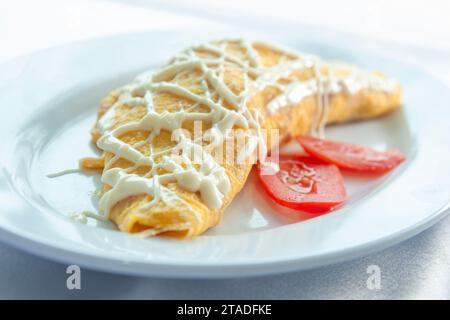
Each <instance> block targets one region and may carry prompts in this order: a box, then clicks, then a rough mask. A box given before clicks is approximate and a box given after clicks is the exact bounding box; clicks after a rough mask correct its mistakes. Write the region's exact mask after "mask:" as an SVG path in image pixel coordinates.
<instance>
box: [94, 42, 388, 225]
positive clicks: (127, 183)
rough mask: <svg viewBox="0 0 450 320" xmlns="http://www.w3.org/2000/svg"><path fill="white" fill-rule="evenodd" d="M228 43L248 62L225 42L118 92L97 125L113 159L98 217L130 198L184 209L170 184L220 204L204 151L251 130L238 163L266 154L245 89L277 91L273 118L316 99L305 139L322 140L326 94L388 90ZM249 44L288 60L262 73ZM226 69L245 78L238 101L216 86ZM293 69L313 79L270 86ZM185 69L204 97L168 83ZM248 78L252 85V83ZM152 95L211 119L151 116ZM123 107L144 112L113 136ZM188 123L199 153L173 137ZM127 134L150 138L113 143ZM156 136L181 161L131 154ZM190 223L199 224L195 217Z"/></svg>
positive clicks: (312, 62)
mask: <svg viewBox="0 0 450 320" xmlns="http://www.w3.org/2000/svg"><path fill="white" fill-rule="evenodd" d="M230 42H232V43H236V44H238V45H239V46H241V48H242V49H243V51H244V52H246V54H247V57H246V58H245V59H241V58H239V57H237V56H233V55H231V54H229V53H228V52H226V48H225V46H226V43H227V42H225V41H222V42H216V43H213V44H206V45H200V46H195V47H192V48H189V49H187V50H186V51H184V52H182V53H180V54H178V55H176V56H175V57H174V58H173V59H172V60H171V61H170V62H169V63H168V65H166V66H165V67H163V68H161V69H159V70H157V71H156V72H154V73H146V74H143V75H141V76H139V77H138V78H137V79H136V80H135V81H134V82H133V83H131V84H129V85H127V86H124V87H122V88H121V89H120V91H119V92H120V95H119V98H118V100H117V102H116V103H115V104H114V105H113V106H111V108H110V109H109V110H108V111H107V112H106V113H105V114H104V115H103V116H102V117H101V119H100V120H99V122H98V125H97V128H98V129H99V131H100V132H101V134H102V137H101V138H100V139H99V140H98V142H97V145H98V147H99V148H100V149H102V150H104V151H107V152H111V153H113V154H114V156H113V157H112V159H110V160H109V161H108V162H107V163H106V164H105V169H104V171H103V174H102V182H103V183H105V184H108V185H110V186H111V187H112V188H111V189H110V190H109V191H107V192H106V193H104V194H103V195H102V197H101V199H100V210H101V212H103V213H104V214H109V212H110V210H111V208H112V207H113V206H114V205H115V204H116V203H117V202H119V201H120V200H122V199H125V198H127V197H129V196H132V195H137V194H148V195H150V196H151V197H152V198H153V200H152V201H151V202H150V203H148V204H146V205H145V208H150V207H152V206H153V205H155V204H156V203H158V201H163V202H165V203H166V204H168V205H173V204H177V203H181V202H183V201H182V200H181V199H180V198H179V197H178V196H177V195H176V194H175V193H174V192H173V191H172V190H170V189H169V188H167V187H166V185H167V184H168V183H170V182H176V183H177V184H178V185H179V186H180V187H181V188H183V189H185V190H188V191H190V192H199V194H200V195H201V199H202V201H203V202H204V203H205V205H207V206H208V207H209V208H219V207H221V205H222V203H223V198H224V196H225V195H226V194H227V193H228V192H229V190H230V187H231V186H230V180H229V178H228V176H227V174H226V172H225V169H224V168H223V167H222V166H221V165H220V164H219V163H217V162H216V161H215V160H214V159H213V157H212V156H211V155H210V153H209V152H208V150H210V147H211V146H212V145H215V144H217V143H218V142H221V141H223V139H225V138H226V132H227V129H231V128H234V127H240V128H243V129H254V130H253V131H252V132H253V133H252V135H251V136H250V138H251V139H249V141H250V142H249V145H248V146H246V148H245V150H248V151H246V152H245V153H244V154H243V155H242V157H247V156H249V155H250V154H251V153H252V152H254V150H255V148H256V147H257V146H258V145H259V146H260V148H266V146H265V143H264V139H263V138H262V136H261V127H260V125H259V120H258V118H259V116H258V115H257V114H252V113H251V112H250V110H248V109H247V106H246V103H247V99H248V98H249V95H250V86H251V85H252V86H254V87H255V88H257V89H259V90H261V89H263V88H264V87H266V86H268V85H271V86H277V87H278V88H280V89H281V92H282V93H281V94H280V95H279V96H278V97H276V98H274V99H273V100H272V101H271V102H270V103H269V104H268V106H267V108H268V110H269V111H270V112H276V111H277V110H278V109H279V108H282V107H284V106H289V105H295V104H297V103H299V102H300V101H301V100H302V99H304V98H305V97H307V96H311V95H314V94H317V109H316V110H317V111H316V119H315V120H314V125H313V128H312V132H313V133H314V134H318V135H323V127H324V126H325V123H326V117H327V113H328V111H327V110H328V105H329V99H330V95H331V94H333V93H337V92H340V91H343V90H345V91H346V92H349V93H350V94H354V93H356V92H358V91H359V90H361V89H363V88H373V89H376V90H385V91H389V90H392V89H393V88H394V84H393V83H391V82H389V81H387V80H385V79H382V78H381V77H376V76H375V75H372V74H366V73H363V72H362V71H359V70H357V69H354V71H352V74H351V75H350V76H348V77H337V76H336V75H334V74H333V72H332V69H333V68H334V66H330V72H329V76H327V77H325V76H323V75H322V74H321V72H320V66H321V63H322V62H321V61H320V60H318V59H317V58H315V57H312V56H306V55H305V56H301V55H300V54H298V53H296V52H293V51H288V50H287V49H282V48H278V47H275V46H273V45H271V44H266V43H261V42H258V43H251V42H246V41H243V40H229V41H228V43H230ZM255 44H257V45H260V46H265V47H267V48H270V49H273V50H276V51H279V52H282V53H283V54H284V55H285V56H286V57H288V58H289V59H288V58H284V60H282V61H281V62H280V63H279V64H278V65H276V66H274V67H272V68H263V67H262V65H261V62H260V59H259V55H258V52H257V51H256V50H255V49H254V45H255ZM199 51H202V52H208V53H209V54H210V55H212V56H213V57H200V56H198V55H197V53H198V52H199ZM230 65H231V66H233V65H234V66H238V67H239V68H241V69H242V70H243V72H244V77H245V78H244V80H245V81H244V82H245V87H244V90H243V91H242V92H241V93H240V94H238V95H236V94H234V93H233V92H232V91H231V90H230V88H228V86H227V85H226V84H225V82H224V79H223V73H224V67H225V66H230ZM212 67H214V68H212ZM299 68H314V70H315V77H314V78H313V79H310V80H307V81H299V80H296V79H291V80H292V81H291V82H289V83H288V84H286V85H279V84H277V80H278V79H280V78H282V77H288V76H289V75H290V74H291V73H292V72H293V71H294V70H298V69H299ZM192 69H196V70H199V71H200V72H201V76H200V79H199V81H200V83H201V84H202V87H203V89H204V91H205V92H204V94H197V93H194V92H192V91H191V90H189V89H188V88H185V87H183V86H181V85H179V84H178V83H176V82H170V81H171V80H176V79H177V77H178V76H180V75H183V74H186V73H187V72H190V71H191V70H192ZM250 76H251V77H252V79H256V80H254V81H251V80H250V79H249V77H250ZM209 88H211V89H212V90H210V89H209ZM158 92H166V93H171V94H174V95H177V96H180V97H183V98H186V99H188V100H190V101H192V102H193V103H195V105H194V106H198V105H204V106H207V107H209V109H210V111H209V112H191V111H190V110H189V109H188V110H185V109H184V108H182V109H181V110H180V111H177V112H171V113H169V112H167V111H164V112H161V113H158V112H156V111H155V109H154V105H153V94H154V93H158ZM214 96H216V97H218V100H217V101H215V100H214V99H213V97H214ZM225 101H226V102H227V103H228V105H229V106H231V108H230V109H229V108H226V107H225V106H224V102H225ZM124 104H126V105H127V106H128V107H131V108H132V107H134V106H138V105H139V106H145V107H146V109H147V114H146V116H144V117H143V118H142V119H141V120H139V121H135V122H130V123H127V124H124V125H122V126H119V127H116V128H114V125H115V121H116V120H117V119H116V111H117V108H119V107H120V106H122V105H124ZM190 109H192V108H190ZM187 120H190V121H195V120H200V121H206V122H209V123H211V125H212V130H210V132H211V133H210V135H211V136H210V141H211V145H209V146H208V145H207V146H202V145H201V144H199V143H198V141H193V140H192V139H190V138H189V137H188V136H187V135H186V134H184V133H183V132H179V131H180V130H179V129H180V128H181V127H182V125H183V122H184V121H187ZM113 128H114V129H113ZM132 130H145V131H148V132H149V136H148V138H147V139H146V140H145V141H143V142H140V143H138V144H137V145H134V146H133V145H129V144H127V143H125V142H123V141H121V140H120V139H119V138H118V137H119V136H120V135H121V134H124V133H126V132H129V131H132ZM161 130H167V131H169V132H172V133H174V132H177V134H178V138H179V140H178V142H179V143H178V145H177V148H179V149H180V154H178V155H177V154H173V153H172V154H170V151H171V150H167V152H163V153H167V155H164V156H163V157H162V160H159V162H156V161H155V156H156V154H154V153H153V152H152V151H151V152H150V155H149V156H146V155H144V154H142V153H141V152H140V151H139V150H138V147H139V146H142V145H143V144H150V145H151V143H152V141H153V139H154V138H155V137H156V136H157V135H159V134H160V132H161ZM177 130H178V131H177ZM263 151H264V152H262V154H266V152H267V150H266V149H264V150H263ZM260 154H261V152H260ZM159 155H161V154H159ZM119 158H123V159H126V160H128V161H130V162H132V163H134V166H132V167H131V168H127V169H120V168H113V167H112V166H113V165H114V162H115V161H117V160H118V159H119ZM196 159H201V160H202V161H201V163H200V166H199V168H196V167H194V163H196V161H195V160H196ZM260 161H262V162H263V161H264V159H260ZM181 164H183V165H184V166H183V165H181ZM143 165H147V166H149V167H150V168H151V170H150V171H149V172H148V173H147V174H146V175H145V176H138V175H136V174H132V173H130V171H132V170H133V169H136V168H138V167H139V166H143ZM159 169H164V170H165V171H166V172H167V173H164V174H159V173H158V172H159ZM197 218H198V219H199V217H197ZM159 231H160V230H151V231H149V234H155V233H157V232H159ZM146 234H147V233H146Z"/></svg>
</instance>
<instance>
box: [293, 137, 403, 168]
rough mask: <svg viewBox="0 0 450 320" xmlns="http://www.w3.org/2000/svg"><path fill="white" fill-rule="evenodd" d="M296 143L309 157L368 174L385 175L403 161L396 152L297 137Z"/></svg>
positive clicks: (400, 155) (401, 156)
mask: <svg viewBox="0 0 450 320" xmlns="http://www.w3.org/2000/svg"><path fill="white" fill-rule="evenodd" d="M297 141H298V142H299V143H300V145H301V146H302V147H303V149H304V150H305V151H306V152H307V153H308V154H310V155H311V156H313V157H315V158H317V159H320V160H323V161H325V162H328V163H333V164H335V165H337V166H338V167H339V168H342V169H349V170H355V171H359V172H368V173H377V174H381V173H385V172H387V171H389V170H391V169H393V168H395V167H396V166H397V165H399V164H400V163H402V162H403V161H404V160H405V156H404V155H402V154H401V153H400V152H398V151H388V152H381V151H376V150H373V149H370V148H366V147H363V146H359V145H355V144H350V143H345V142H337V141H331V140H324V139H319V138H315V137H310V136H299V137H297Z"/></svg>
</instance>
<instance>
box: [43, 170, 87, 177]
mask: <svg viewBox="0 0 450 320" xmlns="http://www.w3.org/2000/svg"><path fill="white" fill-rule="evenodd" d="M81 171H82V170H81V169H78V168H77V169H66V170H62V171H58V172H54V173H49V174H47V175H46V177H47V178H59V177H62V176H65V175H68V174H74V173H80V172H81Z"/></svg>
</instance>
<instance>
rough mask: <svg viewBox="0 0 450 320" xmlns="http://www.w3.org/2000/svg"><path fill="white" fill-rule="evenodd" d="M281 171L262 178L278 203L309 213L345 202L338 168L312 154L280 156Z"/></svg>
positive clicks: (261, 171)
mask: <svg viewBox="0 0 450 320" xmlns="http://www.w3.org/2000/svg"><path fill="white" fill-rule="evenodd" d="M278 166H279V171H278V172H276V173H273V171H272V174H264V173H265V171H264V170H262V168H261V165H260V164H258V173H259V178H260V179H261V181H262V184H263V186H264V188H265V190H266V191H267V192H268V194H269V195H270V196H271V197H272V198H273V199H274V200H275V201H276V202H277V203H279V204H281V205H283V206H286V207H289V208H292V209H296V210H302V211H307V212H310V213H324V212H327V211H330V210H332V209H333V208H335V207H336V206H337V205H339V204H341V203H342V202H344V201H345V199H346V197H347V193H346V190H345V185H344V179H343V178H342V175H341V173H340V171H339V169H338V168H337V167H336V166H335V165H333V164H327V163H324V162H322V161H320V160H317V159H314V158H312V157H305V156H297V155H294V156H280V159H279V162H278Z"/></svg>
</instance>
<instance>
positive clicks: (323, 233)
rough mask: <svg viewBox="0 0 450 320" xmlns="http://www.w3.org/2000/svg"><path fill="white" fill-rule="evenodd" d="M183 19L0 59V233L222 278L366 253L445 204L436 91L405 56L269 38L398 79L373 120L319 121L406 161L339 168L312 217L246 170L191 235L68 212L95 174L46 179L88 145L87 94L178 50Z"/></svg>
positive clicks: (116, 266)
mask: <svg viewBox="0 0 450 320" xmlns="http://www.w3.org/2000/svg"><path fill="white" fill-rule="evenodd" d="M203 40H204V37H202V36H201V35H200V34H199V33H198V32H196V31H164V32H162V31H161V32H155V33H141V34H131V35H123V36H116V37H111V38H103V39H97V40H92V41H88V42H83V43H77V44H73V45H68V46H64V47H58V48H54V49H49V50H45V51H42V52H39V53H36V54H33V55H30V56H27V57H22V58H19V59H16V60H14V61H12V62H10V63H7V64H4V65H2V66H0V117H1V128H0V139H1V141H2V142H1V143H0V145H1V149H0V157H1V159H0V160H1V164H2V168H3V170H2V175H3V177H1V180H0V205H1V215H0V238H1V239H2V240H3V241H6V242H9V243H11V244H13V245H15V246H18V247H20V248H23V249H25V250H27V251H29V252H33V253H35V254H38V255H42V256H46V257H49V258H51V259H55V260H58V261H62V262H65V263H70V264H73V263H75V264H79V265H81V266H86V267H89V268H94V269H100V270H107V271H114V272H120V273H127V274H140V275H153V276H171V277H236V276H248V275H258V274H267V273H276V272H283V271H289V270H300V269H306V268H312V267H316V266H321V265H325V264H330V263H335V262H338V261H343V260H346V259H350V258H354V257H357V256H361V255H366V254H369V253H371V252H373V251H376V250H380V249H382V248H385V247H387V246H389V245H392V244H394V243H397V242H399V241H401V240H404V239H406V238H408V237H411V236H413V235H415V234H417V233H418V232H420V231H422V230H424V229H425V228H427V227H429V226H431V225H432V224H433V223H435V222H437V221H438V220H439V219H440V218H442V217H443V216H444V215H445V214H446V213H447V211H446V209H447V207H448V202H449V198H450V190H449V186H448V185H449V184H448V183H443V182H447V181H449V179H450V166H449V165H448V164H449V163H450V147H449V146H450V135H449V133H448V130H449V126H448V122H447V119H450V108H448V105H447V104H448V101H450V93H449V91H448V89H447V88H446V87H445V86H444V85H443V84H441V83H440V82H439V81H437V80H436V79H434V78H432V77H431V76H429V75H427V74H426V73H424V72H422V71H420V70H418V69H416V68H415V67H412V66H408V65H404V64H401V63H400V62H398V61H392V60H389V59H386V58H382V57H380V56H377V55H374V54H371V53H369V52H361V51H356V50H347V49H344V48H343V47H338V46H327V45H326V44H324V43H319V42H311V41H307V40H305V39H301V40H298V39H295V38H289V39H282V40H281V42H284V43H285V44H288V45H291V46H295V47H297V48H299V49H303V50H305V51H310V52H314V53H317V54H321V55H323V56H325V57H327V58H336V59H343V60H346V61H349V62H354V63H357V64H359V65H361V66H362V67H366V68H370V69H380V70H384V71H386V72H387V73H388V74H390V75H392V76H394V77H396V78H397V79H399V80H400V81H401V82H402V83H403V84H404V90H405V100H404V106H403V108H402V109H401V110H400V111H398V112H396V113H394V114H391V115H389V116H387V117H385V118H382V119H377V120H371V121H367V122H361V123H354V124H348V125H342V126H336V127H332V128H329V129H328V131H327V134H328V136H329V137H331V138H335V139H340V140H344V141H351V142H355V143H360V144H363V145H366V146H370V147H374V148H376V149H380V150H384V149H389V148H398V149H400V150H401V151H402V152H404V153H405V154H406V155H407V156H408V160H407V161H406V163H404V164H403V165H402V166H400V167H399V168H398V169H396V170H395V171H394V172H393V173H391V174H388V175H385V176H383V177H380V178H377V179H366V178H363V177H358V176H346V181H347V186H348V190H349V195H350V198H349V201H348V202H347V204H346V205H345V206H344V207H343V208H342V209H340V210H338V211H336V212H334V213H331V214H326V215H322V216H320V217H314V216H312V215H306V214H301V215H300V214H298V213H296V212H294V211H291V210H288V209H285V208H282V207H279V206H277V205H276V204H274V203H273V202H272V201H271V200H270V199H269V198H268V197H267V196H266V195H265V194H264V192H262V190H261V187H260V185H259V184H258V183H257V181H255V179H254V175H252V176H251V177H250V179H249V181H248V182H247V184H246V186H245V188H244V190H243V191H242V192H241V193H240V194H239V195H238V197H237V198H236V199H235V200H234V202H233V203H232V205H231V206H230V208H228V209H227V211H226V213H225V218H224V221H223V223H222V224H221V225H220V226H218V227H216V228H214V229H212V230H210V231H208V232H207V233H206V234H205V235H202V236H200V237H198V238H196V239H190V240H172V239H166V238H150V239H141V238H138V237H135V236H132V235H129V234H125V233H120V232H118V231H116V230H114V228H112V227H111V225H108V224H100V223H96V222H94V221H91V222H90V223H89V225H87V226H86V225H82V224H80V223H77V222H74V221H72V220H71V219H70V218H68V215H69V214H70V213H72V212H78V211H82V210H89V209H91V210H92V209H95V197H94V198H93V197H92V196H91V192H92V191H93V190H94V189H95V186H96V184H98V183H99V182H98V176H95V175H79V174H75V175H68V176H64V177H61V178H58V179H49V178H47V177H46V174H47V173H51V172H56V171H59V170H63V169H68V168H75V167H76V166H77V161H78V159H79V158H81V157H85V156H89V155H93V154H95V152H96V151H95V149H94V148H93V147H92V146H91V145H90V144H89V129H90V127H91V126H92V124H93V122H94V118H95V113H96V109H97V105H98V102H99V100H100V99H101V98H102V97H103V96H104V95H105V94H107V93H108V91H109V90H111V89H113V88H115V87H117V86H119V85H121V84H124V83H126V82H127V81H129V80H130V79H132V78H133V77H134V76H135V75H136V74H137V73H139V72H141V71H143V70H145V69H148V68H152V67H154V66H157V65H158V64H160V63H161V62H163V61H165V60H167V59H168V58H169V57H170V56H171V55H172V54H173V53H175V52H177V51H178V50H179V49H182V48H183V47H186V46H187V45H190V44H192V42H199V41H203Z"/></svg>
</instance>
